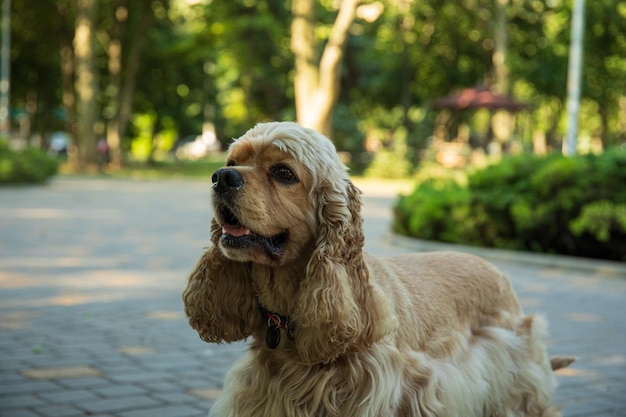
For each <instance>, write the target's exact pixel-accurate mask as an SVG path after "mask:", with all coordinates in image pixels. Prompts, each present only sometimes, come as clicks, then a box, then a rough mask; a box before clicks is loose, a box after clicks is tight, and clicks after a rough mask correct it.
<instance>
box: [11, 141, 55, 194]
mask: <svg viewBox="0 0 626 417" xmlns="http://www.w3.org/2000/svg"><path fill="white" fill-rule="evenodd" d="M57 170H58V162H57V161H56V160H54V159H52V158H50V157H49V156H48V155H46V153H45V152H43V151H42V150H40V149H34V148H27V149H24V150H22V151H13V150H11V149H10V148H9V147H8V145H7V144H6V143H3V142H0V184H18V183H43V182H45V181H47V180H48V179H49V178H50V177H52V176H54V175H55V174H56V173H57Z"/></svg>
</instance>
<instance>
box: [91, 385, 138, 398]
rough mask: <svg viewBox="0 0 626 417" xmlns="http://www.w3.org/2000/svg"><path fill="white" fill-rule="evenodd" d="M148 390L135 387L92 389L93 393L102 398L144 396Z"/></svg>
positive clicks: (116, 386) (122, 386)
mask: <svg viewBox="0 0 626 417" xmlns="http://www.w3.org/2000/svg"><path fill="white" fill-rule="evenodd" d="M148 391H149V390H148V389H145V388H142V387H139V386H137V385H114V386H110V387H105V388H93V392H95V393H96V394H98V395H100V396H103V397H116V398H118V397H127V396H131V395H137V394H146V393H147V392H148Z"/></svg>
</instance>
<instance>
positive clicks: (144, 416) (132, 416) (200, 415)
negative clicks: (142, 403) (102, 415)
mask: <svg viewBox="0 0 626 417" xmlns="http://www.w3.org/2000/svg"><path fill="white" fill-rule="evenodd" d="M207 413H208V410H207V411H204V410H199V409H197V408H195V407H191V406H188V405H170V406H164V407H158V408H146V409H143V410H134V411H125V412H121V413H119V415H120V417H173V416H176V417H206V415H207Z"/></svg>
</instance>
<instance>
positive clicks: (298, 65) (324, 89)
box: [291, 0, 360, 136]
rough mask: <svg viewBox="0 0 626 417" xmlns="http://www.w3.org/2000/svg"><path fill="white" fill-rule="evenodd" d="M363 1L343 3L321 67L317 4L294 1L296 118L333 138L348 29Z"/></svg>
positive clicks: (302, 123)
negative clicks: (317, 37)
mask: <svg viewBox="0 0 626 417" xmlns="http://www.w3.org/2000/svg"><path fill="white" fill-rule="evenodd" d="M359 3H360V0H343V1H342V2H341V6H340V7H339V12H338V13H337V17H336V19H335V22H334V24H333V27H332V30H331V34H330V37H329V38H328V42H327V43H326V46H325V47H324V50H323V52H322V56H321V58H320V60H319V65H318V64H317V60H316V57H315V51H316V46H317V42H316V39H315V10H314V8H315V1H314V0H293V2H292V9H291V11H292V23H291V51H292V52H293V54H294V57H295V70H296V73H295V77H294V89H295V99H296V100H295V101H296V118H297V121H298V123H300V124H301V125H303V126H306V127H310V128H313V129H315V130H317V131H319V132H321V133H323V134H325V135H326V136H331V135H332V112H333V109H334V107H335V104H336V103H337V100H338V98H339V92H340V69H341V60H342V58H343V55H344V51H345V48H346V44H347V41H348V30H349V28H350V25H351V24H352V22H353V21H354V18H355V16H356V9H357V6H358V5H359Z"/></svg>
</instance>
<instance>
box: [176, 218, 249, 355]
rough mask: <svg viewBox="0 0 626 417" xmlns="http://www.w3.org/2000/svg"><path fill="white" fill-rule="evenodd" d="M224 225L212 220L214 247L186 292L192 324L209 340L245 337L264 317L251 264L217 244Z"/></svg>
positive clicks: (224, 340) (202, 336)
mask: <svg viewBox="0 0 626 417" xmlns="http://www.w3.org/2000/svg"><path fill="white" fill-rule="evenodd" d="M221 233H222V232H221V227H220V226H219V225H218V224H217V222H216V221H215V219H213V221H212V222H211V241H212V242H213V246H211V247H210V248H209V249H208V250H207V251H206V252H205V253H204V254H203V255H202V257H201V258H200V260H199V261H198V263H197V264H196V266H195V268H194V270H193V272H192V273H191V275H190V276H189V281H188V282H187V287H186V288H185V290H184V291H183V302H184V305H185V314H186V315H187V317H188V318H189V324H190V325H191V327H193V328H194V329H195V330H196V331H197V332H198V334H199V335H200V338H201V339H202V340H204V341H206V342H214V343H220V342H234V341H237V340H242V339H245V338H246V337H248V336H250V335H251V334H252V329H253V328H255V327H258V325H259V322H260V320H261V318H260V314H259V306H258V302H257V300H256V297H255V296H254V292H253V291H252V287H251V280H250V278H249V276H250V271H249V265H248V264H246V263H241V262H235V261H231V260H229V259H227V258H226V257H225V256H224V254H223V253H222V252H221V251H220V250H219V248H218V247H217V243H218V240H219V238H220V236H221Z"/></svg>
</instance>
